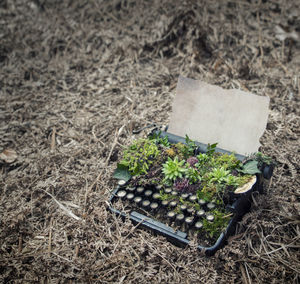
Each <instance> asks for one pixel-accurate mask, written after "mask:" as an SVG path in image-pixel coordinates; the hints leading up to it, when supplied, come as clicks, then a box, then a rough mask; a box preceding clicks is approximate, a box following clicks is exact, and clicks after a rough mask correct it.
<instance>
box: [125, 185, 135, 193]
mask: <svg viewBox="0 0 300 284" xmlns="http://www.w3.org/2000/svg"><path fill="white" fill-rule="evenodd" d="M126 190H127V191H129V192H134V191H135V187H132V186H131V187H130V186H128V187H126Z"/></svg>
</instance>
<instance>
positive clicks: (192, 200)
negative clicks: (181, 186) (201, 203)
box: [189, 195, 197, 202]
mask: <svg viewBox="0 0 300 284" xmlns="http://www.w3.org/2000/svg"><path fill="white" fill-rule="evenodd" d="M189 201H191V202H195V201H197V196H196V195H191V196H190V197H189Z"/></svg>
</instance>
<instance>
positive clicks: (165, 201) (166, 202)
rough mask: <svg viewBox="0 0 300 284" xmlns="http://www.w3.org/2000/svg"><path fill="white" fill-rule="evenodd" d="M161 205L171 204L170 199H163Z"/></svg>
mask: <svg viewBox="0 0 300 284" xmlns="http://www.w3.org/2000/svg"><path fill="white" fill-rule="evenodd" d="M161 205H162V206H163V207H167V206H168V205H169V201H168V200H163V201H162V202H161Z"/></svg>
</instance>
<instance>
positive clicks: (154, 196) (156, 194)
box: [152, 192, 160, 201]
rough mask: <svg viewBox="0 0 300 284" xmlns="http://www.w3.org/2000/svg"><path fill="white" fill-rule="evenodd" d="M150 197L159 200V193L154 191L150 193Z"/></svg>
mask: <svg viewBox="0 0 300 284" xmlns="http://www.w3.org/2000/svg"><path fill="white" fill-rule="evenodd" d="M152 199H153V200H155V201H159V200H160V194H159V193H158V192H156V193H154V194H153V195H152Z"/></svg>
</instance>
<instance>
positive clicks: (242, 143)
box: [168, 76, 270, 155]
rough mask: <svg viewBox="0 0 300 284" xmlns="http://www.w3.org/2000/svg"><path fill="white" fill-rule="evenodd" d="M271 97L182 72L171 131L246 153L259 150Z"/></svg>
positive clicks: (172, 116) (169, 130)
mask: <svg viewBox="0 0 300 284" xmlns="http://www.w3.org/2000/svg"><path fill="white" fill-rule="evenodd" d="M269 100H270V99H269V97H263V96H258V95H254V94H251V93H247V92H244V91H241V90H237V89H232V90H225V89H222V88H221V87H218V86H214V85H210V84H207V83H204V82H201V81H196V80H192V79H188V78H184V77H182V76H180V77H179V79H178V84H177V90H176V96H175V99H174V102H173V109H172V114H171V119H170V124H169V129H168V132H170V133H172V134H176V135H179V136H183V137H185V135H186V134H187V135H188V136H189V137H190V138H191V139H193V140H196V141H198V142H202V143H205V144H208V143H210V144H212V143H216V142H218V148H222V149H224V150H228V151H234V152H236V153H238V154H242V155H247V154H251V153H254V152H257V151H258V148H259V146H260V143H259V138H260V137H261V136H262V134H263V132H264V130H265V128H266V125H267V120H268V110H269Z"/></svg>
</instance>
